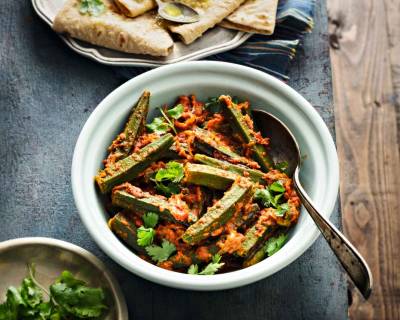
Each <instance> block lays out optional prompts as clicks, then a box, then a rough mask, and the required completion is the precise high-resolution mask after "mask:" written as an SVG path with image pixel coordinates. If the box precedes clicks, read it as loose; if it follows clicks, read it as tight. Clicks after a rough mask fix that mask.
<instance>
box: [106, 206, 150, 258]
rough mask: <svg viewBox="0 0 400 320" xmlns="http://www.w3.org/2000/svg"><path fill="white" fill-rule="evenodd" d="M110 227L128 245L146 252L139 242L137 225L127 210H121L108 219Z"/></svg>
mask: <svg viewBox="0 0 400 320" xmlns="http://www.w3.org/2000/svg"><path fill="white" fill-rule="evenodd" d="M108 225H109V227H110V229H111V230H112V231H113V232H114V233H115V234H116V235H117V236H118V238H120V239H122V240H123V241H124V242H125V243H126V244H127V245H129V246H130V247H132V248H133V249H135V250H136V251H138V252H140V253H145V250H144V248H143V247H141V246H139V245H138V243H137V227H136V225H135V222H134V221H133V219H132V218H131V216H130V215H129V213H127V212H119V213H117V214H116V215H115V216H114V217H112V218H111V219H110V220H109V221H108Z"/></svg>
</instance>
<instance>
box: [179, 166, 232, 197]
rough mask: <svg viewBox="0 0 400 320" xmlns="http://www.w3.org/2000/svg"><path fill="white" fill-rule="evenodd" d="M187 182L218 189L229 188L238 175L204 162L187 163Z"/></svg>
mask: <svg viewBox="0 0 400 320" xmlns="http://www.w3.org/2000/svg"><path fill="white" fill-rule="evenodd" d="M184 170H185V182H186V183H189V184H196V185H199V186H203V187H208V188H212V189H217V190H227V189H228V188H229V187H230V186H231V185H232V183H233V182H234V181H235V180H236V179H237V178H238V175H237V174H235V173H232V172H229V171H226V170H222V169H218V168H214V167H211V166H207V165H204V164H194V163H189V162H188V163H186V165H185V169H184Z"/></svg>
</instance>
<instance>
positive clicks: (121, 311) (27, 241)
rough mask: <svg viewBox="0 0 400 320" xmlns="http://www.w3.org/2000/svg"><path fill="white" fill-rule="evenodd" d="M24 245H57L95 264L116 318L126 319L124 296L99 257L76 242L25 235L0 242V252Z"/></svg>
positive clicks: (126, 310)
mask: <svg viewBox="0 0 400 320" xmlns="http://www.w3.org/2000/svg"><path fill="white" fill-rule="evenodd" d="M26 245H46V246H51V247H57V248H60V249H63V250H65V251H70V252H72V253H74V254H76V255H78V256H80V257H82V258H84V259H85V260H87V261H88V262H89V263H90V264H92V265H93V266H95V267H96V268H97V269H99V270H101V272H102V274H103V276H104V279H105V280H106V281H107V283H108V286H109V288H110V290H111V293H112V296H113V297H114V300H115V310H116V311H117V317H118V319H119V320H127V319H128V307H127V305H126V301H125V297H124V295H123V294H122V291H121V288H120V286H119V284H118V282H117V280H116V279H115V277H114V276H113V275H112V274H111V272H110V271H109V270H108V269H107V267H106V266H105V265H104V263H103V262H101V261H100V260H99V258H97V257H96V256H95V255H94V254H93V253H91V252H89V251H87V250H86V249H83V248H81V247H79V246H77V245H76V244H73V243H70V242H66V241H63V240H58V239H54V238H48V237H25V238H17V239H11V240H5V241H2V242H0V252H3V251H6V250H10V249H13V248H17V247H23V246H26Z"/></svg>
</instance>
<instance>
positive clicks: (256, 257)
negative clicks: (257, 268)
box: [243, 246, 266, 268]
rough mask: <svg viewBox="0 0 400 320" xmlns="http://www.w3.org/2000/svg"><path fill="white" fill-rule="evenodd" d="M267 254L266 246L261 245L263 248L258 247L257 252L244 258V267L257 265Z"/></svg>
mask: <svg viewBox="0 0 400 320" xmlns="http://www.w3.org/2000/svg"><path fill="white" fill-rule="evenodd" d="M265 256H266V252H265V249H264V246H261V248H260V249H258V250H257V251H256V253H255V254H253V255H252V256H250V257H248V258H247V259H246V260H244V262H243V267H245V268H247V267H250V266H252V265H255V264H256V263H259V262H260V261H262V260H264V258H265Z"/></svg>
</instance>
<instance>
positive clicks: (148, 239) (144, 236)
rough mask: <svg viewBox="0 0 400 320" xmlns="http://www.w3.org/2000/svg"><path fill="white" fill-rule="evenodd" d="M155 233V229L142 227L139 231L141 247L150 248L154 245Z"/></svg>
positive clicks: (138, 239) (138, 237) (138, 241)
mask: <svg viewBox="0 0 400 320" xmlns="http://www.w3.org/2000/svg"><path fill="white" fill-rule="evenodd" d="M154 235H155V231H154V229H153V228H145V227H143V226H141V227H140V228H139V229H137V244H138V245H139V246H141V247H146V246H149V245H151V244H152V243H153V239H154Z"/></svg>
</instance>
